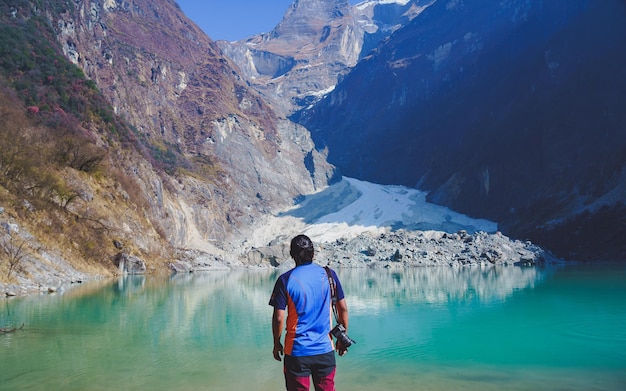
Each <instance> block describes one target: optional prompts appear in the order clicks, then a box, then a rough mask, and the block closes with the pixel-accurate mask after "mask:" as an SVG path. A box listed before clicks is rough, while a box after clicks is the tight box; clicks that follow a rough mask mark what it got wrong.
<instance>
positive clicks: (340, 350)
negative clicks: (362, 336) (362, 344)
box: [335, 340, 348, 356]
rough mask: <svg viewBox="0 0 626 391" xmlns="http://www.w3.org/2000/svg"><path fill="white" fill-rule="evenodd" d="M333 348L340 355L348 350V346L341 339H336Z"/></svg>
mask: <svg viewBox="0 0 626 391" xmlns="http://www.w3.org/2000/svg"><path fill="white" fill-rule="evenodd" d="M335 350H337V353H339V355H340V356H343V355H344V354H346V352H347V351H348V348H347V347H346V346H345V345H344V344H343V343H342V342H341V341H339V340H337V343H336V344H335Z"/></svg>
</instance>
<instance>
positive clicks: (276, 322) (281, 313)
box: [272, 308, 285, 361]
mask: <svg viewBox="0 0 626 391" xmlns="http://www.w3.org/2000/svg"><path fill="white" fill-rule="evenodd" d="M284 324H285V310H279V309H277V308H274V314H273V315H272V334H273V335H274V351H273V354H274V359H276V360H277V361H280V356H282V355H283V354H284V351H283V344H282V343H281V342H280V336H281V334H282V333H283V327H284Z"/></svg>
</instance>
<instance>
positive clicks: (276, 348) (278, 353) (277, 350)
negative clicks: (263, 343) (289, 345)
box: [273, 342, 285, 361]
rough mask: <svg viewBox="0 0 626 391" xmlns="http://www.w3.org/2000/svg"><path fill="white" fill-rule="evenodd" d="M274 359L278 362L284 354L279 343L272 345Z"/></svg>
mask: <svg viewBox="0 0 626 391" xmlns="http://www.w3.org/2000/svg"><path fill="white" fill-rule="evenodd" d="M273 353H274V359H275V360H276V361H280V357H281V356H282V355H283V354H285V352H284V351H283V344H282V343H280V342H276V343H274V352H273Z"/></svg>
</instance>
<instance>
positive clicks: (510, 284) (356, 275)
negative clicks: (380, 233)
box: [337, 266, 551, 316]
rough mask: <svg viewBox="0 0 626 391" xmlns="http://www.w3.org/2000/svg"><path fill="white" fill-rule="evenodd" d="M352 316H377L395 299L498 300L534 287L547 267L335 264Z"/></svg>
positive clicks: (428, 301) (430, 301)
mask: <svg viewBox="0 0 626 391" xmlns="http://www.w3.org/2000/svg"><path fill="white" fill-rule="evenodd" d="M337 273H338V275H339V277H340V279H341V281H342V284H343V286H344V291H345V292H346V295H347V299H348V302H349V304H350V312H351V313H352V314H355V315H359V314H361V313H366V314H368V315H370V316H371V315H376V314H377V313H380V312H381V311H386V309H387V308H388V307H389V306H393V305H394V303H397V302H398V300H401V301H403V302H418V303H424V304H430V305H447V304H449V303H450V302H454V303H455V305H459V304H463V303H476V302H478V303H483V304H490V303H496V302H502V301H504V300H506V299H507V297H510V296H511V295H512V294H514V292H516V291H517V290H520V289H529V288H533V287H534V286H535V285H536V284H537V283H539V282H540V281H542V280H543V279H545V278H547V277H548V275H549V274H550V273H551V272H549V271H546V270H543V269H539V268H534V267H529V268H525V267H508V266H502V267H499V266H498V267H458V268H454V267H436V268H410V269H403V270H393V269H366V270H358V269H339V270H338V271H337Z"/></svg>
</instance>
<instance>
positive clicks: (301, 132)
mask: <svg viewBox="0 0 626 391" xmlns="http://www.w3.org/2000/svg"><path fill="white" fill-rule="evenodd" d="M0 23H1V25H0V28H1V29H2V34H1V35H0V52H1V54H2V55H1V58H2V60H1V61H0V65H1V66H0V70H1V72H0V75H1V80H0V82H1V87H2V91H0V92H1V94H0V95H1V98H2V100H3V102H5V103H6V104H3V105H2V107H1V109H2V113H0V114H1V115H0V119H1V120H2V123H1V124H0V125H2V126H1V127H0V131H1V132H0V133H1V134H0V136H2V139H3V140H4V141H3V142H2V153H1V154H0V155H1V156H0V168H1V169H2V172H3V174H4V175H3V177H2V180H1V181H0V185H1V186H0V223H1V224H2V227H3V230H2V245H3V248H8V249H9V250H10V251H5V252H3V254H4V253H6V254H9V255H11V254H12V256H13V258H11V259H13V260H14V261H19V262H16V264H15V265H14V266H15V268H14V269H13V270H8V269H9V264H10V262H9V261H8V260H5V259H4V257H3V262H0V272H2V279H7V278H8V279H10V280H15V279H17V280H18V282H20V281H21V279H26V280H28V279H30V278H33V276H36V275H38V273H39V272H42V271H43V269H46V270H47V271H46V272H45V273H47V274H48V275H54V274H55V273H56V275H58V276H65V277H66V278H68V277H70V276H77V277H76V278H77V279H80V278H81V276H83V275H85V273H87V274H93V273H101V274H102V273H104V274H107V273H114V272H115V270H117V267H124V265H126V267H128V266H129V265H132V264H134V263H139V264H142V263H143V265H140V266H139V267H141V268H145V267H147V268H148V269H150V270H159V269H165V268H166V266H167V263H169V262H171V261H172V259H174V258H175V257H176V251H177V249H185V250H194V251H200V252H207V251H208V252H211V253H213V254H223V255H224V257H225V258H228V257H233V258H236V257H237V252H238V251H239V250H240V248H239V246H240V243H241V241H242V240H243V239H242V238H245V235H246V232H247V230H249V229H250V228H251V227H253V226H254V225H255V224H257V223H258V222H259V221H261V220H262V218H263V216H264V215H265V214H267V213H270V212H272V211H274V210H276V209H280V208H284V207H286V206H289V205H291V204H292V202H293V199H294V198H295V197H297V196H299V195H301V194H307V193H310V192H313V191H315V190H316V189H318V188H321V187H324V186H325V185H326V184H327V183H328V181H329V180H330V179H331V178H332V177H333V175H334V169H333V167H332V166H330V165H328V164H327V163H326V161H325V158H324V156H323V155H322V154H320V153H319V152H317V151H316V150H315V149H314V146H313V143H312V141H311V139H310V137H309V134H308V132H307V131H306V130H305V129H304V128H302V127H301V126H299V125H296V124H294V123H292V122H290V121H287V120H285V119H284V118H281V117H280V116H279V115H277V114H275V112H274V111H273V110H272V108H271V107H270V106H268V105H267V104H266V103H265V102H264V101H263V100H262V99H261V98H260V97H259V95H258V94H257V93H256V92H254V91H253V90H251V89H250V88H249V87H247V85H246V84H245V82H244V81H243V79H242V77H241V76H240V75H239V74H238V73H237V70H236V67H235V66H234V65H233V64H232V63H231V62H230V61H229V60H228V59H227V58H225V57H223V56H222V55H221V53H220V51H219V49H218V48H217V47H216V46H215V43H214V42H212V41H211V40H210V39H209V38H208V37H206V35H205V34H203V33H202V32H201V31H200V30H199V28H198V27H197V26H195V25H194V24H193V23H192V22H191V21H190V20H189V19H187V17H185V15H184V14H183V13H182V11H181V10H180V9H179V7H178V6H177V4H176V3H175V2H174V1H170V0H159V1H147V0H133V1H130V2H119V1H114V0H106V1H90V0H84V1H62V0H58V1H49V2H46V3H45V4H41V2H35V1H25V0H24V1H16V2H14V3H11V4H8V3H2V4H0ZM18 124H19V125H18ZM5 141H6V142H5ZM9 146H10V147H11V148H8V147H9ZM16 157H19V159H17V158H16ZM25 172H26V175H24V174H23V173H25ZM38 173H39V174H38ZM44 174H45V175H44ZM40 189H42V190H40ZM20 249H21V250H22V251H21V252H20ZM11 265H13V263H11ZM7 271H8V272H7ZM11 272H13V273H11ZM72 279H73V278H72Z"/></svg>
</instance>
